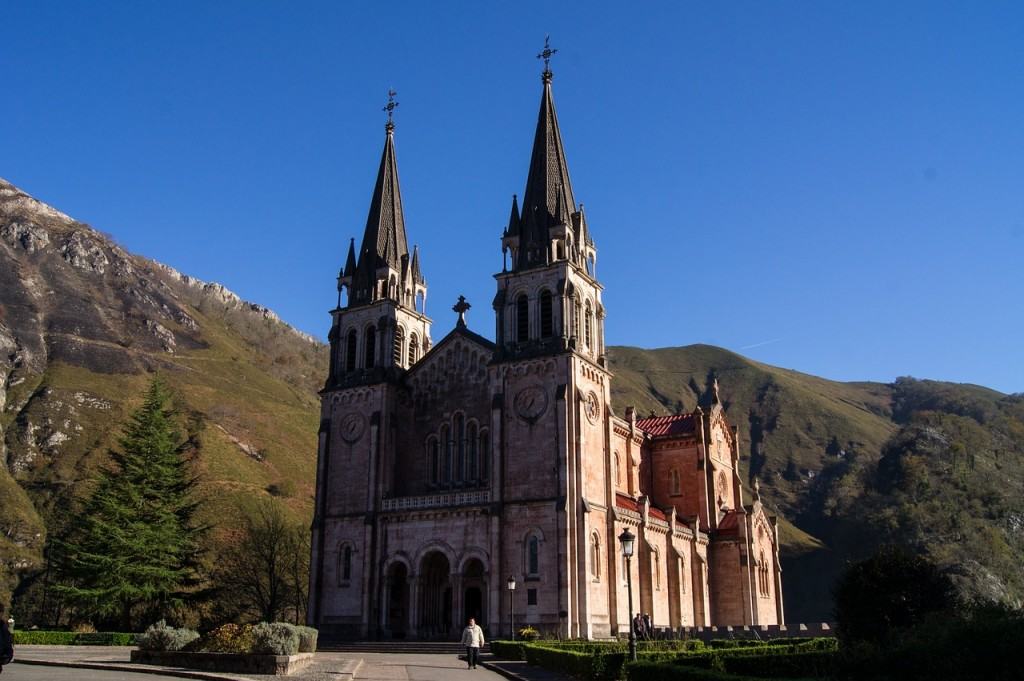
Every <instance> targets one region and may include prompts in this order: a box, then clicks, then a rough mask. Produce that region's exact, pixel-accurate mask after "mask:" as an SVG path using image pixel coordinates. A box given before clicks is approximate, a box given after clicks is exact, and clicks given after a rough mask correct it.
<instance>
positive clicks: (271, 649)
mask: <svg viewBox="0 0 1024 681" xmlns="http://www.w3.org/2000/svg"><path fill="white" fill-rule="evenodd" d="M252 635H253V645H252V652H254V653H256V654H258V655H294V654H295V653H297V652H299V632H298V631H296V629H295V626H294V625H291V624H286V623H285V622H274V623H268V622H260V623H259V624H257V625H256V626H255V627H253V630H252Z"/></svg>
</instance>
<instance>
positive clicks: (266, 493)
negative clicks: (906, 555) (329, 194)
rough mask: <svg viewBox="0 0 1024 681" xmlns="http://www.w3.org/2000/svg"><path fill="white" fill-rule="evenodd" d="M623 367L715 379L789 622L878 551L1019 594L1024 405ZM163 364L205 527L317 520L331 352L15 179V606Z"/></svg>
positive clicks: (9, 470) (682, 368) (7, 385)
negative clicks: (192, 428) (888, 545)
mask: <svg viewBox="0 0 1024 681" xmlns="http://www.w3.org/2000/svg"><path fill="white" fill-rule="evenodd" d="M325 322H326V320H325ZM609 361H610V366H611V370H612V371H613V372H614V374H615V379H614V381H613V383H612V385H613V394H612V399H613V405H614V408H615V410H616V412H617V413H619V414H620V415H621V414H623V413H624V412H625V408H626V407H627V406H629V405H633V406H635V407H636V408H637V411H638V413H639V414H641V415H645V414H647V413H648V412H650V411H655V412H657V413H667V412H674V411H678V410H681V409H692V408H693V407H694V406H695V405H696V404H697V403H698V402H699V401H700V400H701V399H704V398H705V397H706V395H705V390H706V386H707V385H708V382H709V378H710V377H711V376H717V377H718V379H719V382H720V384H721V395H722V398H723V400H724V402H725V407H726V410H727V414H728V416H729V418H730V420H731V421H732V423H733V424H735V425H736V426H738V427H739V429H740V441H741V466H742V473H743V475H744V477H745V479H746V480H747V482H748V484H749V485H751V486H752V485H753V482H754V480H755V479H756V480H758V481H759V482H760V486H761V495H762V499H763V500H764V501H765V503H766V504H767V505H768V506H769V508H771V509H773V510H774V511H775V512H777V513H778V514H779V516H780V528H781V536H782V542H783V570H784V572H783V579H784V583H785V589H786V608H787V613H786V614H787V619H788V620H789V621H791V622H797V621H817V620H822V619H829V618H830V612H831V597H830V589H831V585H832V583H833V581H834V579H835V577H836V575H837V574H838V573H839V571H840V570H841V569H842V567H843V565H844V564H845V563H846V562H847V561H849V560H853V559H858V558H860V557H863V556H864V555H866V554H867V553H869V552H870V551H871V550H872V549H873V548H874V547H875V546H877V545H879V544H881V543H885V542H894V543H900V544H905V545H908V546H912V547H914V548H915V549H916V550H918V551H921V552H923V553H927V554H929V555H930V556H931V557H932V558H933V559H935V560H936V561H938V562H939V563H940V564H941V565H943V566H944V567H945V568H946V569H947V570H948V571H949V572H950V573H951V574H953V575H954V577H955V578H956V579H957V580H958V582H959V583H960V585H961V587H962V589H963V591H964V592H965V593H967V594H970V595H974V596H981V597H986V598H995V599H999V600H1003V601H1006V602H1011V603H1018V604H1019V603H1020V602H1021V599H1022V597H1024V584H1022V580H1024V578H1022V575H1021V571H1020V568H1019V565H1020V564H1021V563H1022V562H1024V502H1022V499H1024V396H1021V395H1004V394H1002V393H999V392H996V391H993V390H989V389H987V388H982V387H979V386H971V385H958V384H950V383H940V382H935V381H918V380H915V379H910V378H902V379H898V380H896V381H895V382H893V383H888V384H887V383H868V382H863V383H841V382H836V381H829V380H826V379H823V378H818V377H815V376H810V375H807V374H802V373H799V372H796V371H791V370H788V369H780V368H778V367H772V366H769V365H765V364H760V363H758V362H754V361H752V360H750V359H747V358H745V357H742V356H740V355H737V354H735V353H732V352H729V351H727V350H723V349H721V348H716V347H712V346H707V345H691V346H686V347H680V348H663V349H659V350H641V349H638V348H629V347H613V348H609ZM153 371H158V372H160V374H161V375H162V376H163V377H164V379H165V380H166V381H167V382H168V384H169V385H170V386H171V387H172V388H173V389H174V390H175V391H176V392H177V393H178V394H179V395H180V397H181V401H182V408H183V410H185V411H187V412H188V413H189V414H190V415H191V416H192V417H193V419H194V421H196V422H199V423H201V424H203V427H202V429H201V431H200V435H199V440H200V450H199V451H200V454H199V457H198V462H199V467H200V469H201V485H200V492H201V494H202V497H203V499H204V504H203V507H202V508H203V511H202V513H203V519H205V520H206V521H207V522H209V523H210V524H213V525H215V526H216V527H217V528H221V529H223V527H224V526H225V525H230V524H231V523H232V522H235V521H237V519H238V517H239V514H238V512H237V510H236V509H237V507H238V506H239V505H241V506H247V505H251V504H252V503H253V502H254V501H255V500H256V499H259V498H261V497H270V496H273V497H275V498H276V499H277V500H278V501H279V502H280V503H282V504H284V505H285V507H286V508H287V509H288V510H289V511H290V513H292V515H293V516H295V517H296V518H301V519H304V520H308V518H309V517H310V515H311V511H312V500H311V496H312V494H313V484H314V475H315V459H316V442H315V439H316V431H317V427H318V419H319V406H318V397H317V390H318V389H319V387H320V385H321V384H322V380H323V377H324V376H326V371H327V351H326V348H325V346H324V345H323V344H321V343H319V342H317V341H315V340H314V339H312V338H310V337H309V336H306V335H304V334H301V333H299V332H297V331H295V330H294V329H292V328H291V327H289V326H288V325H287V324H285V323H283V322H282V321H281V320H279V319H278V318H277V316H276V315H275V314H274V313H273V312H271V311H270V310H267V309H266V308H264V307H261V306H259V305H256V304H252V303H247V302H244V301H242V300H240V299H239V298H238V296H236V295H235V294H233V293H231V292H230V291H229V290H227V289H225V288H224V287H223V286H221V285H219V284H215V283H205V282H202V281H199V280H196V279H193V278H191V277H189V276H187V275H184V274H181V273H179V272H177V271H175V270H173V269H171V268H170V267H167V266H166V265H162V264H160V263H158V262H155V261H152V260H148V259H146V258H142V257H139V256H136V255H132V254H129V253H127V252H126V251H125V250H124V249H123V248H121V247H119V246H118V245H117V244H116V243H115V242H114V240H113V239H112V238H110V237H109V236H106V235H104V234H102V233H100V232H98V231H96V230H94V229H92V228H91V227H89V226H87V225H84V224H82V223H80V222H77V221H75V220H74V219H72V218H70V217H68V216H66V215H64V214H63V213H60V212H59V211H57V210H54V209H53V208H51V207H49V206H46V205H45V204H43V203H40V202H38V201H36V200H35V199H33V198H32V197H30V196H28V195H27V194H25V193H23V192H21V191H20V190H18V189H17V188H15V187H14V186H12V185H10V184H9V183H6V182H4V181H2V180H0V460H2V461H4V463H5V464H6V465H4V466H0V509H2V513H0V600H4V601H6V600H7V598H8V595H9V593H10V592H11V591H12V590H13V589H14V588H15V587H16V586H17V585H18V583H19V582H22V583H24V579H25V577H27V576H30V575H33V574H35V573H36V572H38V570H39V568H40V566H41V565H42V563H43V557H42V556H43V549H44V546H45V542H46V537H47V533H48V532H49V533H53V532H59V531H60V529H61V528H62V527H63V525H64V523H65V521H66V518H67V514H68V513H69V512H70V511H69V509H71V508H72V503H71V502H72V500H73V499H74V498H75V497H76V495H80V494H81V493H82V491H83V489H85V485H87V484H88V482H89V480H90V479H91V478H92V476H93V472H94V471H95V470H96V468H97V466H101V465H103V464H104V463H105V462H106V461H107V460H108V454H107V451H108V448H109V447H110V446H111V445H112V444H114V442H115V440H116V437H117V430H118V424H119V423H120V422H121V421H122V420H123V419H124V417H125V416H126V415H127V414H128V413H130V412H131V410H132V409H133V408H134V407H135V406H136V405H137V404H138V401H139V399H140V398H141V395H142V392H143V389H144V387H145V386H146V384H147V383H148V380H149V378H148V377H149V373H150V372H153ZM220 540H221V539H220V537H219V536H218V534H217V533H216V532H215V533H214V536H213V542H214V548H216V546H217V542H218V541H220Z"/></svg>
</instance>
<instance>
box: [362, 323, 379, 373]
mask: <svg viewBox="0 0 1024 681" xmlns="http://www.w3.org/2000/svg"><path fill="white" fill-rule="evenodd" d="M363 351H364V354H365V355H366V361H365V362H364V363H363V366H364V367H366V368H367V369H372V368H373V364H374V360H375V359H376V357H377V354H376V353H377V327H376V326H371V327H370V328H368V329H367V330H366V346H365V347H364V348H363Z"/></svg>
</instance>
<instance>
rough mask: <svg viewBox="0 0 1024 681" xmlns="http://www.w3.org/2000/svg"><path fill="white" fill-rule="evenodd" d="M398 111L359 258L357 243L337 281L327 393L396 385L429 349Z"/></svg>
mask: <svg viewBox="0 0 1024 681" xmlns="http://www.w3.org/2000/svg"><path fill="white" fill-rule="evenodd" d="M395 106H397V103H396V102H394V93H391V100H390V101H389V103H388V107H387V110H388V122H387V125H386V126H385V132H386V137H385V140H384V152H383V154H382V155H381V159H380V169H379V170H378V171H377V183H376V185H374V188H373V197H372V198H371V200H370V213H369V215H368V216H367V218H366V229H365V230H364V231H363V241H362V244H361V246H360V248H359V256H358V258H357V257H356V250H355V239H352V241H351V242H350V243H349V247H348V257H347V258H346V260H345V266H344V267H343V268H342V269H341V271H340V272H339V273H338V307H337V308H335V310H334V311H333V312H332V313H331V314H332V316H333V318H334V324H333V325H332V328H331V333H330V341H331V366H330V372H329V378H328V382H327V387H328V388H331V387H336V386H342V385H352V384H356V383H367V382H369V383H373V382H379V381H381V380H386V379H387V378H395V377H396V376H398V375H400V373H401V371H400V370H402V369H408V368H409V367H411V366H412V365H413V364H415V363H416V361H417V360H419V358H420V357H422V356H423V355H424V354H425V353H426V352H427V350H429V349H430V319H428V318H427V316H426V314H425V307H426V298H427V283H426V280H425V279H424V278H423V273H422V271H421V270H420V257H419V249H417V248H414V249H413V251H412V253H411V254H410V253H409V244H408V240H407V238H406V234H405V215H404V212H403V210H402V192H401V189H400V188H399V185H398V163H397V161H396V159H395V124H394V122H393V121H392V120H391V112H392V111H393V110H394V108H395ZM343 303H345V304H344V305H343Z"/></svg>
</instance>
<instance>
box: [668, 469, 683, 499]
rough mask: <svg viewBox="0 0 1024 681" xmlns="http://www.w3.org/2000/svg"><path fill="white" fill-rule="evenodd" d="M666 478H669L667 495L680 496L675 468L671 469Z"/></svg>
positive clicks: (677, 474)
mask: <svg viewBox="0 0 1024 681" xmlns="http://www.w3.org/2000/svg"><path fill="white" fill-rule="evenodd" d="M668 478H669V494H671V495H673V496H679V495H680V494H682V492H681V491H680V485H679V471H678V470H676V469H675V468H673V469H672V470H671V471H669V474H668Z"/></svg>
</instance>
